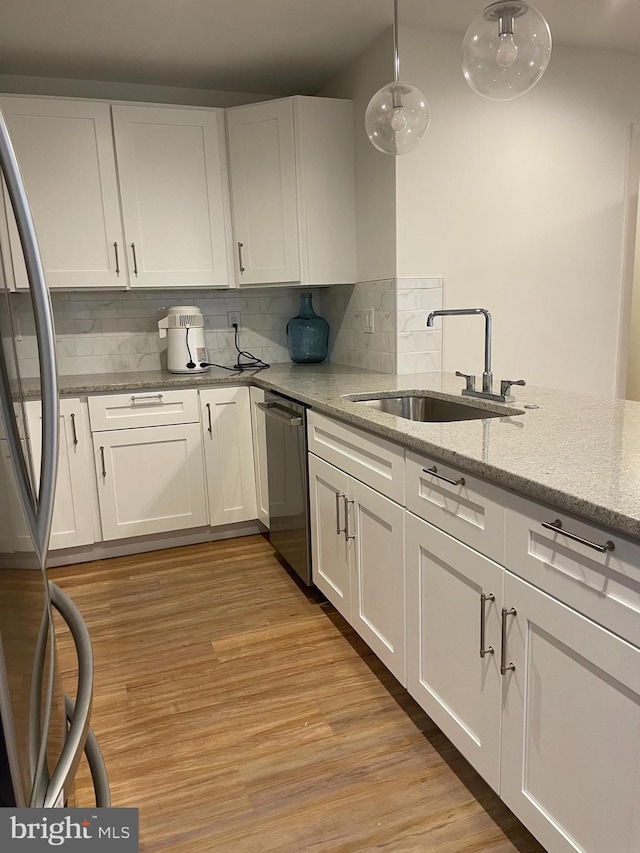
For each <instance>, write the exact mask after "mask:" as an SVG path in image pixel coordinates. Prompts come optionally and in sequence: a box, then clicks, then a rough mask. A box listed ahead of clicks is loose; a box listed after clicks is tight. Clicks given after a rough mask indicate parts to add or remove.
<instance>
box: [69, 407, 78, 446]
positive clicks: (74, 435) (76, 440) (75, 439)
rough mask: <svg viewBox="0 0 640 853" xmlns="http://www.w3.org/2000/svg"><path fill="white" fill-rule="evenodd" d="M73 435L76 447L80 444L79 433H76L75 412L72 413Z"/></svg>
mask: <svg viewBox="0 0 640 853" xmlns="http://www.w3.org/2000/svg"><path fill="white" fill-rule="evenodd" d="M71 433H72V435H73V443H74V445H76V444H77V443H78V433H77V432H76V416H75V415H74V413H73V412H71Z"/></svg>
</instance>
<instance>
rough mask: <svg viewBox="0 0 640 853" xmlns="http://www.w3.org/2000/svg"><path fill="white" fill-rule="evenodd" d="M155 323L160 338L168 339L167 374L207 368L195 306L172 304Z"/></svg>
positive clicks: (201, 320)
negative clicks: (166, 312) (167, 311)
mask: <svg viewBox="0 0 640 853" xmlns="http://www.w3.org/2000/svg"><path fill="white" fill-rule="evenodd" d="M168 310H169V313H168V314H167V316H166V317H163V318H162V320H160V321H159V322H158V331H159V332H160V337H161V338H164V337H167V336H168V342H167V369H168V371H169V373H204V372H205V370H208V369H209V364H208V359H207V348H206V345H205V342H204V317H203V316H202V311H201V310H200V309H199V308H198V307H197V306H196V305H174V306H173V307H172V308H169V309H168Z"/></svg>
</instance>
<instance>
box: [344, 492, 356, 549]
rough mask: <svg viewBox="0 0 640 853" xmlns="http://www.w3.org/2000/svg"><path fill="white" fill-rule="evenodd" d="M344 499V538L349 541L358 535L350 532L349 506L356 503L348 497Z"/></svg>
mask: <svg viewBox="0 0 640 853" xmlns="http://www.w3.org/2000/svg"><path fill="white" fill-rule="evenodd" d="M342 497H343V498H344V538H345V539H346V540H347V541H348V540H349V539H355V538H356V534H355V533H351V532H350V530H349V504H352V503H354V501H353V500H349V498H348V497H347V496H346V495H343V496H342Z"/></svg>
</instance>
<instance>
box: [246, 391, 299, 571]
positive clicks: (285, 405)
mask: <svg viewBox="0 0 640 853" xmlns="http://www.w3.org/2000/svg"><path fill="white" fill-rule="evenodd" d="M258 405H259V406H260V408H261V409H262V410H263V411H264V414H265V431H266V444H267V480H268V494H269V518H270V540H271V544H272V545H273V547H274V548H275V549H276V551H277V552H278V553H279V554H280V556H281V557H282V558H283V559H284V560H285V561H286V562H287V563H288V564H289V566H291V568H292V569H293V570H294V572H296V573H297V574H298V575H299V576H300V578H301V579H302V580H303V581H304V583H305V584H307V586H310V585H311V554H310V545H309V541H310V540H309V488H308V481H307V418H306V408H305V407H304V406H302V405H300V404H299V403H296V402H294V401H293V400H289V399H288V398H287V397H283V396H281V395H280V394H276V393H274V392H273V391H267V392H265V401H264V403H258Z"/></svg>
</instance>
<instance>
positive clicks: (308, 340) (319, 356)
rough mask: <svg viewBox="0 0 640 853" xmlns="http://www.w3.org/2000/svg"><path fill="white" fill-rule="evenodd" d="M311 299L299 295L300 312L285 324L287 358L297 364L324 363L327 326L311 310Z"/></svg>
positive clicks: (327, 343)
mask: <svg viewBox="0 0 640 853" xmlns="http://www.w3.org/2000/svg"><path fill="white" fill-rule="evenodd" d="M311 298H312V294H311V293H301V294H300V311H299V312H298V314H297V315H296V316H295V317H292V318H291V320H289V322H288V323H287V346H288V347H289V357H290V358H291V361H295V362H298V363H299V364H311V363H313V362H318V361H324V360H325V358H326V357H327V351H328V348H329V324H328V323H327V321H326V320H325V319H324V317H319V316H318V315H317V314H316V312H315V311H314V310H313V305H312V304H311Z"/></svg>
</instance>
